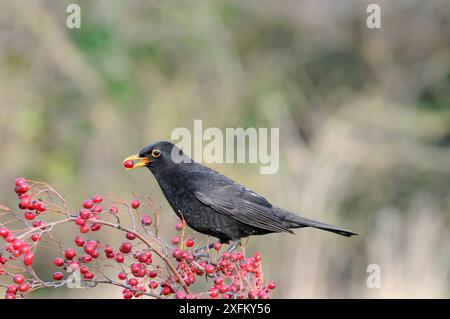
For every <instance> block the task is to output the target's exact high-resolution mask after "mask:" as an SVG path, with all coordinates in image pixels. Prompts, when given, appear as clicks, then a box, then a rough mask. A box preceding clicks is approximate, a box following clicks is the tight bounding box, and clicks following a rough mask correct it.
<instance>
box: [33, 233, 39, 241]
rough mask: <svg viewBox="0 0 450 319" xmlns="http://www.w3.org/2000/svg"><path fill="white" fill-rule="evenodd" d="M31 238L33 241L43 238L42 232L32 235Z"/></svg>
mask: <svg viewBox="0 0 450 319" xmlns="http://www.w3.org/2000/svg"><path fill="white" fill-rule="evenodd" d="M31 240H32V241H39V240H41V234H33V235H31Z"/></svg>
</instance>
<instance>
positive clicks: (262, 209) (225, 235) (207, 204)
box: [124, 141, 356, 251]
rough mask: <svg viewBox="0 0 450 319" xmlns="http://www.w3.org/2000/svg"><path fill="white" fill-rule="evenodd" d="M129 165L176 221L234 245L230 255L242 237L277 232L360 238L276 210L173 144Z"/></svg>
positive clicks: (154, 146)
mask: <svg viewBox="0 0 450 319" xmlns="http://www.w3.org/2000/svg"><path fill="white" fill-rule="evenodd" d="M125 161H128V162H129V161H137V162H136V163H135V164H134V166H133V167H131V168H127V169H133V168H137V167H147V168H148V169H149V170H150V171H151V172H152V173H153V175H154V176H155V178H156V180H157V181H158V183H159V186H160V187H161V190H162V192H163V193H164V196H165V197H166V199H167V200H168V202H169V204H170V205H171V207H172V208H173V210H174V211H175V213H176V214H177V216H178V217H179V218H182V219H184V220H185V221H186V223H187V225H189V227H191V228H193V229H194V230H196V231H198V232H200V233H203V234H207V235H210V236H213V237H216V238H218V239H219V240H220V241H221V242H230V241H231V246H230V249H229V251H232V250H234V249H235V248H236V247H237V246H238V245H239V244H240V240H241V238H243V237H248V236H251V235H263V234H268V233H278V232H287V233H291V234H292V233H293V232H292V230H291V229H292V228H302V227H313V228H317V229H321V230H325V231H329V232H332V233H336V234H339V235H342V236H346V237H350V236H352V235H356V233H353V232H351V231H348V230H345V229H342V228H338V227H335V226H331V225H328V224H325V223H321V222H318V221H315V220H311V219H307V218H304V217H301V216H299V215H296V214H293V213H291V212H289V211H287V210H285V209H283V208H280V207H276V206H273V205H272V204H270V203H269V202H268V201H267V200H266V199H265V198H264V197H262V196H260V195H258V194H256V193H255V192H253V191H251V190H250V189H248V188H246V187H245V186H242V185H240V184H238V183H236V182H235V181H233V180H232V179H230V178H228V177H226V176H225V175H223V174H221V173H219V172H217V171H215V170H213V169H210V168H208V167H206V166H204V165H201V164H199V163H196V162H194V161H193V160H192V159H191V158H189V156H187V155H186V154H184V152H183V151H182V150H181V149H179V148H178V147H177V146H175V145H173V144H172V143H170V142H164V141H163V142H157V143H153V144H151V145H149V146H147V147H145V148H143V149H142V150H141V151H140V152H139V154H135V155H131V156H129V157H128V158H126V159H125ZM125 161H124V162H125Z"/></svg>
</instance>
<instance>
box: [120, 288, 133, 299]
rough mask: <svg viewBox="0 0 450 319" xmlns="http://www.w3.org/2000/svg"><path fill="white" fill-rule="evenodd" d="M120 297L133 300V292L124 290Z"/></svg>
mask: <svg viewBox="0 0 450 319" xmlns="http://www.w3.org/2000/svg"><path fill="white" fill-rule="evenodd" d="M122 296H123V299H131V298H133V292H132V291H131V290H129V289H124V290H123V291H122Z"/></svg>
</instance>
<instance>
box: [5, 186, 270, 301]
mask: <svg viewBox="0 0 450 319" xmlns="http://www.w3.org/2000/svg"><path fill="white" fill-rule="evenodd" d="M15 192H16V193H17V196H18V203H19V205H18V206H19V209H20V211H21V213H17V212H14V211H13V210H11V209H9V208H8V207H6V206H4V205H0V237H1V239H3V240H2V241H3V243H2V242H1V241H0V288H1V287H3V288H4V290H5V298H6V299H14V298H16V297H23V296H24V295H26V293H28V292H30V291H33V290H36V289H39V288H44V287H54V288H57V287H60V286H63V285H67V286H69V287H80V286H81V285H83V286H84V287H94V286H96V285H98V284H110V285H114V286H117V287H121V289H122V296H123V298H124V299H131V298H139V297H144V296H148V297H153V298H168V297H174V298H269V293H270V291H271V290H272V289H275V287H276V285H275V283H274V282H269V283H265V282H264V280H263V275H262V271H261V259H262V257H261V254H259V253H255V254H254V255H253V256H251V257H247V256H246V255H245V254H244V252H242V251H235V252H227V251H225V248H224V247H223V246H224V245H223V244H222V243H220V242H215V243H213V244H211V245H209V243H206V242H203V243H202V242H201V241H199V242H198V244H197V243H196V241H197V240H195V239H194V238H192V237H191V236H188V235H187V229H186V227H185V223H184V221H182V220H181V221H179V222H178V223H177V224H176V226H175V231H176V232H178V233H177V235H176V236H173V237H172V238H171V240H170V243H166V241H165V240H163V239H162V238H160V237H159V236H158V226H159V225H158V221H159V211H158V210H157V208H156V205H154V203H153V202H152V201H151V199H150V198H146V199H143V198H141V197H136V198H135V199H134V200H132V201H131V202H130V203H128V202H126V201H124V200H122V199H119V198H114V197H103V196H101V195H96V196H93V197H91V198H89V199H86V200H85V201H83V202H82V203H81V205H80V210H79V211H77V212H75V213H74V212H70V211H68V209H67V208H66V203H65V200H64V198H63V197H62V196H61V195H60V194H59V193H57V192H56V191H55V190H54V189H53V188H52V187H50V186H49V185H48V184H45V183H39V182H34V181H27V180H25V179H23V178H18V179H16V181H15ZM143 200H145V201H146V203H147V204H148V205H145V206H148V207H146V208H143V207H144V205H142V203H143ZM144 211H147V213H144ZM49 214H58V215H60V216H61V218H60V219H58V220H57V221H54V220H55V219H54V218H52V219H51V220H52V221H51V222H50V221H49V220H50V219H47V218H46V216H47V215H49ZM125 217H126V218H127V219H128V222H127V223H124V222H123V221H122V220H123V219H124V218H125ZM46 220H47V222H46ZM63 224H68V225H73V226H75V227H76V228H75V229H74V233H76V235H75V236H74V237H73V243H72V245H70V246H69V247H64V246H63V245H62V244H61V242H60V241H58V240H57V239H55V237H54V236H53V234H52V231H53V230H54V228H55V227H56V226H59V225H63ZM129 224H131V226H129V227H125V226H124V225H129ZM106 228H109V229H110V230H115V231H119V232H121V234H122V236H123V237H122V238H123V239H122V241H120V242H118V243H109V242H107V241H106V240H103V239H99V238H101V236H100V234H99V233H102V232H100V231H101V230H102V229H106ZM94 234H95V235H94ZM106 238H110V236H107V237H106ZM41 242H43V243H45V245H43V244H42V245H41V244H40V243H41ZM38 246H39V248H40V250H39V251H41V250H42V249H45V248H48V247H52V251H54V250H56V251H58V253H57V254H56V255H55V256H54V258H53V264H52V265H49V266H50V267H53V268H54V271H53V274H52V276H51V278H42V275H41V274H39V273H38V269H35V268H34V267H33V264H34V260H35V254H36V250H37V248H38ZM55 247H57V249H56V248H55ZM7 281H9V283H7ZM199 282H200V283H199ZM196 283H199V284H198V285H195V284H196ZM205 284H206V285H209V286H210V288H209V289H207V290H206V291H205V289H204V287H205ZM202 287H203V288H202Z"/></svg>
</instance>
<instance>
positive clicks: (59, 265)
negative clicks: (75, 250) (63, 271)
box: [53, 257, 64, 267]
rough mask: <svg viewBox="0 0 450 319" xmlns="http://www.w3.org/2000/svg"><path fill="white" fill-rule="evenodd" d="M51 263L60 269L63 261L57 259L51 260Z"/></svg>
mask: <svg viewBox="0 0 450 319" xmlns="http://www.w3.org/2000/svg"><path fill="white" fill-rule="evenodd" d="M53 263H54V264H55V266H57V267H61V266H62V265H64V259H62V258H59V257H57V258H55V259H53Z"/></svg>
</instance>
